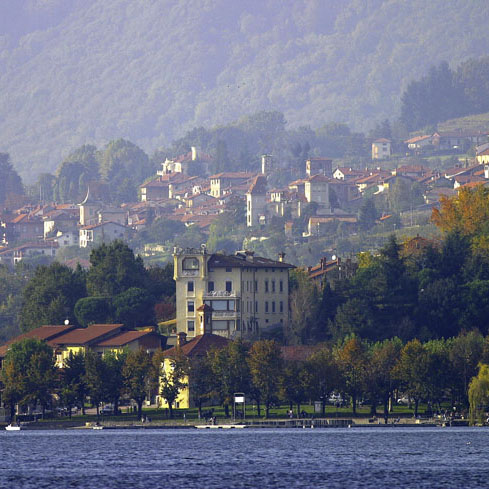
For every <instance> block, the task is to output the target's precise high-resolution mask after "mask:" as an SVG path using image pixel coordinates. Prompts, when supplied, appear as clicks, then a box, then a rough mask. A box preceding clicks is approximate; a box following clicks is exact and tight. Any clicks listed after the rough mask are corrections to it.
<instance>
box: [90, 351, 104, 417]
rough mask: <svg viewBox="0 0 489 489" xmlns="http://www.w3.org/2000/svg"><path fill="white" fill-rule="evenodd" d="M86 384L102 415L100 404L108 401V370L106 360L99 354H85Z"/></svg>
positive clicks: (98, 412)
mask: <svg viewBox="0 0 489 489" xmlns="http://www.w3.org/2000/svg"><path fill="white" fill-rule="evenodd" d="M84 381H85V384H86V386H87V389H88V394H89V395H90V400H91V401H92V404H93V405H94V406H95V407H96V409H97V419H98V416H99V414H100V403H101V402H104V401H107V400H108V394H107V384H106V381H107V369H106V366H105V363H104V360H103V359H102V357H101V356H99V355H98V354H97V353H95V352H93V351H91V350H87V352H86V354H85V378H84Z"/></svg>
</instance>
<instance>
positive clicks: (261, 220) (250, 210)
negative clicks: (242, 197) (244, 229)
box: [246, 175, 267, 227]
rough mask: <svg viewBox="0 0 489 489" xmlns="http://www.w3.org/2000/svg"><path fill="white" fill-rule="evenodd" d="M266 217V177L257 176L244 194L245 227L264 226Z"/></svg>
mask: <svg viewBox="0 0 489 489" xmlns="http://www.w3.org/2000/svg"><path fill="white" fill-rule="evenodd" d="M266 217H267V177H266V176H265V175H257V176H256V177H255V178H254V179H253V183H252V184H251V185H250V188H249V189H248V192H246V225H247V226H248V227H251V226H258V225H260V224H266Z"/></svg>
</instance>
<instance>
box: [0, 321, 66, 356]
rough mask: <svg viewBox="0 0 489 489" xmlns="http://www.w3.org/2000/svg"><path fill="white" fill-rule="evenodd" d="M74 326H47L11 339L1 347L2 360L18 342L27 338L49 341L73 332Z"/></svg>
mask: <svg viewBox="0 0 489 489" xmlns="http://www.w3.org/2000/svg"><path fill="white" fill-rule="evenodd" d="M75 327H76V326H74V325H73V324H68V325H64V324H63V325H59V326H57V325H46V326H40V327H39V328H36V329H33V330H31V331H28V332H27V333H23V334H21V335H20V336H16V337H15V338H12V339H10V340H9V341H7V343H5V344H4V345H2V346H0V358H1V357H4V356H5V354H6V353H7V350H8V347H9V346H10V345H11V344H12V343H17V342H18V341H22V340H24V339H26V338H35V339H38V340H43V341H49V340H51V339H54V338H56V337H58V336H60V335H62V334H64V333H67V332H68V331H71V330H73V329H74V328H75Z"/></svg>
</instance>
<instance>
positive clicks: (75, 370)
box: [0, 338, 159, 417]
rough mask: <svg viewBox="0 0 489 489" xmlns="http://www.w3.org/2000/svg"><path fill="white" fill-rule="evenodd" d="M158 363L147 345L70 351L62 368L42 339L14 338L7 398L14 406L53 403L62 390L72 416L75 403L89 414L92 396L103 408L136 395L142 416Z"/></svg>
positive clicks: (6, 369) (6, 364)
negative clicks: (87, 403) (144, 347)
mask: <svg viewBox="0 0 489 489" xmlns="http://www.w3.org/2000/svg"><path fill="white" fill-rule="evenodd" d="M158 368H159V367H158V366H157V365H156V364H155V363H153V361H152V358H151V356H150V354H149V353H146V352H145V351H144V350H140V351H128V352H120V353H118V354H115V353H110V354H108V353H106V354H104V356H101V355H99V354H98V353H95V352H92V351H90V350H89V351H87V352H86V354H83V353H77V354H70V356H69V358H68V359H67V360H66V362H65V365H64V368H63V369H62V370H60V369H58V368H57V367H56V366H55V361H54V356H53V350H52V348H51V347H49V346H48V345H47V344H46V343H44V342H42V341H39V340H36V339H32V338H29V339H25V340H22V341H20V342H18V343H14V344H13V345H12V346H11V348H10V349H9V351H8V352H7V355H6V356H5V359H4V361H3V366H2V370H1V372H0V380H1V383H2V402H3V403H4V404H5V405H7V406H9V407H10V412H11V416H12V417H13V416H14V414H15V407H16V405H19V406H20V407H21V408H22V407H27V406H37V405H40V406H41V408H42V412H43V416H44V414H45V411H46V409H48V408H50V407H52V406H53V402H54V401H53V399H54V398H53V394H58V396H59V399H60V401H59V402H60V403H61V405H62V406H65V407H66V408H68V411H69V415H70V417H71V412H72V409H73V407H74V406H80V407H81V409H82V413H83V414H85V401H86V399H87V397H90V400H91V402H92V404H93V405H95V406H96V407H97V415H98V413H99V406H100V403H102V402H111V403H113V405H114V412H115V413H117V412H118V406H119V401H120V398H121V396H123V395H126V396H127V397H129V398H131V399H133V400H134V401H135V402H136V404H137V406H138V413H139V416H141V413H142V406H143V402H144V399H145V398H146V397H147V396H148V394H149V393H150V392H151V390H152V389H153V390H154V388H155V386H157V382H158Z"/></svg>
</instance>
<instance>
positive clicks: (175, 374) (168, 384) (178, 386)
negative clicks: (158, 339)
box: [159, 355, 188, 418]
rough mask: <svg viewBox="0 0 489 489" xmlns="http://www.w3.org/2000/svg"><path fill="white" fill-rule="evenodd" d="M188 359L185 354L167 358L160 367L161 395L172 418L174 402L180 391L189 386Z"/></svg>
mask: <svg viewBox="0 0 489 489" xmlns="http://www.w3.org/2000/svg"><path fill="white" fill-rule="evenodd" d="M187 378H188V361H187V358H186V357H184V356H183V355H177V356H176V357H175V358H166V359H165V360H164V362H162V365H161V367H160V381H159V385H160V395H161V397H162V398H163V399H164V400H165V401H166V402H167V404H168V410H169V412H170V418H173V403H174V402H175V401H176V400H177V399H178V395H179V394H180V391H181V390H182V389H184V388H185V387H187V382H186V379H187Z"/></svg>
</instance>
